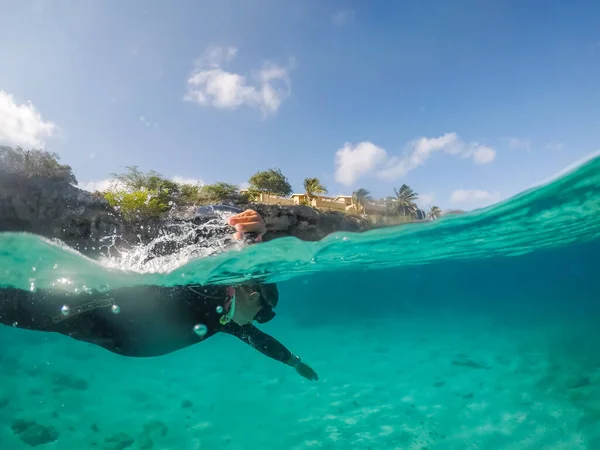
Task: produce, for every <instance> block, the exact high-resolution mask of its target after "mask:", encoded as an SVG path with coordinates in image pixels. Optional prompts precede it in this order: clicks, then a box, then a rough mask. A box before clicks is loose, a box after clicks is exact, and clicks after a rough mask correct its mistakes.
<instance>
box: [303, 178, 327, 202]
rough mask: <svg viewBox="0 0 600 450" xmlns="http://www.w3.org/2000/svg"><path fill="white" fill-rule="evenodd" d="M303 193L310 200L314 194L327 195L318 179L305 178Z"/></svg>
mask: <svg viewBox="0 0 600 450" xmlns="http://www.w3.org/2000/svg"><path fill="white" fill-rule="evenodd" d="M304 191H305V192H306V197H308V199H312V198H313V197H314V196H315V194H327V189H326V188H325V186H323V185H322V184H321V181H320V180H319V179H318V178H305V179H304Z"/></svg>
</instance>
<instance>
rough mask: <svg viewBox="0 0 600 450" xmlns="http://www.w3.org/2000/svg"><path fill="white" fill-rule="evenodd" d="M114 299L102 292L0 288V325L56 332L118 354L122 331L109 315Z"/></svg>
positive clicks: (111, 314) (111, 311) (122, 338)
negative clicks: (62, 291)
mask: <svg viewBox="0 0 600 450" xmlns="http://www.w3.org/2000/svg"><path fill="white" fill-rule="evenodd" d="M114 304H115V302H114V300H113V299H112V298H110V297H109V296H108V295H106V294H102V293H97V294H95V295H86V294H82V295H66V294H64V293H60V292H50V291H44V290H37V291H35V292H30V291H26V290H22V289H14V288H1V289H0V324H4V325H8V326H13V327H17V328H23V329H26V330H34V331H46V332H55V333H60V334H63V335H65V336H70V337H72V338H74V339H78V340H82V341H85V342H89V343H91V344H96V345H100V346H102V347H104V348H106V349H108V350H110V351H113V352H116V353H120V352H119V351H118V350H119V348H121V347H122V343H123V340H124V338H126V336H127V334H126V332H125V330H123V329H121V327H119V326H118V323H117V322H116V321H114V320H113V321H110V320H106V318H107V317H110V316H113V315H114V311H113V310H112V307H113V305H114Z"/></svg>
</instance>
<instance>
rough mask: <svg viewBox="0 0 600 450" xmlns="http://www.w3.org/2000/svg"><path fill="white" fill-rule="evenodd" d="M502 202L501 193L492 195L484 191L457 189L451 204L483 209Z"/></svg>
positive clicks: (452, 195)
mask: <svg viewBox="0 0 600 450" xmlns="http://www.w3.org/2000/svg"><path fill="white" fill-rule="evenodd" d="M499 200H500V194H499V193H497V192H496V193H491V192H488V191H484V190H482V189H457V190H455V191H453V192H452V194H451V195H450V202H451V203H455V204H462V205H467V206H470V207H483V206H488V205H491V204H492V203H496V202H497V201H499Z"/></svg>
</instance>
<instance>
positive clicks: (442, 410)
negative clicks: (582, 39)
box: [0, 158, 600, 450]
mask: <svg viewBox="0 0 600 450" xmlns="http://www.w3.org/2000/svg"><path fill="white" fill-rule="evenodd" d="M144 251H145V249H144V248H139V249H137V250H135V251H133V252H131V253H130V254H128V255H125V257H124V258H122V259H121V260H115V259H108V258H107V259H104V260H102V261H92V260H90V259H87V258H85V257H83V256H81V255H80V254H78V253H77V252H75V251H73V250H70V249H66V248H64V247H63V246H61V245H59V244H57V243H53V242H50V241H47V240H45V239H41V238H39V237H36V236H33V235H29V234H19V233H3V234H0V277H1V278H0V283H2V284H5V285H11V286H15V287H21V288H25V289H37V288H40V287H54V288H61V289H65V290H66V291H70V292H76V291H84V290H85V289H88V288H103V287H116V286H124V285H130V284H148V283H150V284H161V285H173V284H180V283H182V282H184V283H187V282H200V283H207V282H218V283H228V282H235V281H239V280H243V279H249V278H253V277H260V278H261V279H265V280H269V281H276V282H278V283H279V287H280V295H281V297H280V298H281V300H280V303H279V307H278V316H277V318H276V320H274V321H273V322H272V323H269V324H266V325H265V326H262V328H263V329H264V330H265V331H267V332H269V333H271V334H273V335H274V336H275V337H277V338H278V339H279V340H281V341H282V342H283V343H285V344H286V345H287V346H288V347H289V348H290V349H291V350H292V351H294V352H295V353H297V354H298V355H299V356H301V357H302V358H303V360H304V361H306V362H307V363H308V364H310V365H311V366H312V367H313V368H314V369H315V370H316V371H317V372H318V373H319V376H320V381H319V382H318V383H311V382H308V381H306V380H304V379H303V378H301V377H299V376H298V375H297V374H296V373H295V372H294V371H293V370H292V369H290V368H289V367H287V366H284V365H282V364H279V363H276V362H274V361H271V360H269V359H267V358H265V357H264V356H262V355H261V354H259V353H258V352H256V351H254V350H253V349H251V348H250V347H248V346H245V345H244V344H242V343H240V342H239V341H237V340H236V339H235V338H231V337H229V336H216V337H214V338H211V339H210V340H208V341H206V342H204V343H202V344H199V345H196V346H193V347H191V348H188V349H185V350H182V351H180V352H177V353H174V354H170V355H167V356H164V357H159V358H151V359H129V358H124V357H119V356H116V355H113V354H110V353H108V352H106V351H104V350H102V349H100V348H96V347H93V346H91V345H88V344H85V343H81V342H78V341H74V340H71V339H69V338H66V337H63V336H57V335H50V334H43V333H36V332H28V331H24V330H19V329H14V328H9V327H5V328H0V339H1V342H2V346H1V347H0V377H1V380H2V383H0V448H2V449H5V448H6V449H15V450H17V449H25V448H30V444H31V442H33V438H29V437H28V436H31V435H36V436H37V435H40V436H42V437H43V436H46V437H47V438H48V439H46V440H49V441H52V442H48V443H45V444H42V445H40V446H39V447H38V448H44V449H61V450H63V449H67V450H70V449H76V448H77V449H79V448H86V449H88V448H90V449H93V448H98V449H116V448H132V449H137V448H154V449H371V450H377V449H420V450H425V449H427V450H438V449H457V450H458V449H460V450H463V449H569V450H571V449H591V450H596V449H600V294H599V292H600V291H599V289H598V288H599V284H600V282H599V281H598V280H600V277H599V276H598V274H599V273H600V262H599V257H598V255H599V254H600V158H596V159H593V160H591V161H588V162H587V163H585V164H584V165H582V166H580V167H578V168H577V169H576V170H575V171H573V172H570V173H567V174H565V175H564V176H562V177H561V178H559V179H556V180H554V181H552V182H550V183H549V184H546V185H544V186H541V187H538V188H536V189H532V190H530V191H528V192H525V193H522V194H520V195H518V196H517V197H515V198H512V199H509V200H507V201H505V202H503V203H501V204H498V205H496V206H494V207H491V208H488V209H485V210H481V211H477V212H474V213H471V214H467V215H461V216H449V217H446V218H442V219H440V220H438V221H436V222H431V223H424V224H416V225H408V226H402V227H399V228H392V229H385V230H375V231H372V232H368V233H363V234H348V233H340V234H336V235H332V236H329V237H328V238H326V239H324V240H322V241H321V242H318V243H307V242H300V241H297V240H295V239H291V238H285V239H279V240H276V241H271V242H268V243H265V244H261V245H257V246H254V247H250V248H246V249H243V250H233V251H230V252H225V253H221V254H219V255H216V256H209V257H206V258H204V259H199V260H191V259H190V258H189V257H188V256H186V255H183V254H179V255H175V256H173V257H169V258H165V259H163V260H160V261H159V263H160V264H157V262H156V261H155V262H154V263H152V264H149V265H148V264H147V265H144V264H142V263H140V262H139V261H141V260H142V258H141V255H143V254H144ZM140 301H143V299H140ZM15 421H17V422H15ZM35 424H37V425H35ZM36 433H37V434H36ZM29 439H32V441H30V443H29V444H28V443H26V442H24V441H28V440H29Z"/></svg>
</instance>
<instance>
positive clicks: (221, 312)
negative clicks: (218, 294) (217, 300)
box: [217, 305, 223, 314]
mask: <svg viewBox="0 0 600 450" xmlns="http://www.w3.org/2000/svg"><path fill="white" fill-rule="evenodd" d="M217 314H223V307H222V306H221V305H219V306H217Z"/></svg>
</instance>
